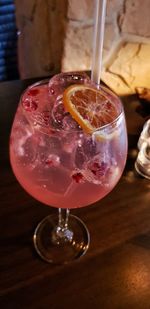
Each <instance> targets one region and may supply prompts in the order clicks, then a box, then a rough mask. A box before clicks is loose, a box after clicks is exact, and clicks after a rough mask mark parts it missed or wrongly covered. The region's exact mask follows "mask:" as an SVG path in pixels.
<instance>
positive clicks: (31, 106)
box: [23, 99, 38, 112]
mask: <svg viewBox="0 0 150 309" xmlns="http://www.w3.org/2000/svg"><path fill="white" fill-rule="evenodd" d="M23 107H24V109H25V110H26V111H27V112H34V111H36V109H37V107H38V105H37V103H36V102H35V101H34V100H31V99H26V100H25V101H23Z"/></svg>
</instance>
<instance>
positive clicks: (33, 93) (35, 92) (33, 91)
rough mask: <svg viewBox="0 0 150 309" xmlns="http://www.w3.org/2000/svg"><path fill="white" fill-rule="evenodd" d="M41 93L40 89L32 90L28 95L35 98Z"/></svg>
mask: <svg viewBox="0 0 150 309" xmlns="http://www.w3.org/2000/svg"><path fill="white" fill-rule="evenodd" d="M38 93H39V89H34V88H33V89H30V90H29V91H28V95H31V96H33V97H35V96H36V95H37V94H38Z"/></svg>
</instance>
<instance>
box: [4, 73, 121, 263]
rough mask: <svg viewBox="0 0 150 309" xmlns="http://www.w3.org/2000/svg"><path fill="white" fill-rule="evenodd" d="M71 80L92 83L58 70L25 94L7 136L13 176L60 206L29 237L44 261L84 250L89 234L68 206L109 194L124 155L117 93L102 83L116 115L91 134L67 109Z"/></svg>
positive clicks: (73, 255) (67, 257)
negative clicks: (65, 97) (65, 94)
mask: <svg viewBox="0 0 150 309" xmlns="http://www.w3.org/2000/svg"><path fill="white" fill-rule="evenodd" d="M72 84H84V85H87V84H88V85H91V87H96V86H95V85H93V84H91V81H90V79H89V77H88V76H87V75H86V74H85V73H79V72H77V73H61V74H58V75H56V76H54V77H53V78H52V79H50V80H43V81H40V82H38V83H36V84H34V85H32V86H30V87H28V88H27V89H26V91H25V92H24V93H23V95H22V97H21V99H20V103H19V106H18V109H17V112H16V115H15V119H14V122H13V126H12V131H11V138H10V160H11V165H12V168H13V171H14V174H15V176H16V178H17V179H18V181H19V183H20V184H21V185H22V187H23V188H24V189H25V190H26V191H27V192H28V193H29V194H30V195H32V196H33V197H34V198H35V199H37V200H39V201H41V202H42V203H44V204H46V205H48V206H53V207H56V208H58V215H57V214H54V215H50V216H48V217H46V218H44V219H43V220H42V222H40V223H39V224H38V226H37V228H36V230H35V233H34V236H33V240H34V246H35V248H36V251H37V252H38V254H39V255H40V256H41V257H42V258H43V259H44V260H45V261H47V262H54V263H67V262H70V261H72V260H74V259H77V258H78V257H80V256H82V255H83V254H85V252H86V251H87V249H88V247H89V242H90V236H89V232H88V229H87V228H86V226H85V224H84V223H83V222H82V221H81V220H80V219H79V218H77V217H76V216H74V215H70V214H69V212H70V209H73V208H79V207H85V206H88V205H89V204H92V203H94V202H96V201H98V200H100V199H102V198H103V197H104V196H105V195H107V194H108V193H109V192H110V191H111V190H112V189H113V188H114V186H115V185H116V183H117V182H118V181H119V179H120V177H121V174H122V172H123V169H124V166H125V162H126V155H127V134H126V123H125V117H124V111H123V108H122V104H121V102H120V100H119V98H118V97H116V96H115V95H114V94H113V93H112V92H111V91H109V90H107V89H106V88H103V87H101V88H100V91H101V92H102V93H104V94H105V99H106V101H107V102H102V104H104V103H107V108H108V113H109V102H110V101H111V102H113V104H114V105H115V106H116V108H117V109H118V116H117V117H116V118H115V119H113V121H110V122H109V123H107V124H106V125H103V126H102V127H100V128H98V129H96V130H95V131H93V133H92V134H88V133H86V132H85V131H84V130H83V129H82V128H81V127H80V126H79V125H78V123H77V122H76V121H75V120H74V119H73V118H72V117H71V115H70V114H69V113H68V112H67V111H66V110H65V108H64V105H63V99H62V96H63V92H64V90H65V89H66V88H67V87H68V86H70V85H72Z"/></svg>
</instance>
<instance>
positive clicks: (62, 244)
mask: <svg viewBox="0 0 150 309" xmlns="http://www.w3.org/2000/svg"><path fill="white" fill-rule="evenodd" d="M33 242H34V246H35V249H36V251H37V253H38V254H39V255H40V257H41V258H42V259H43V260H45V261H46V262H49V263H56V264H66V263H68V262H71V261H73V260H75V259H78V258H79V257H81V256H82V255H84V254H85V253H86V251H87V250H88V248H89V243H90V236H89V232H88V230H87V228H86V226H85V224H84V223H83V222H82V221H81V220H80V219H79V218H78V217H76V216H73V215H69V221H68V228H66V229H65V230H63V233H62V230H61V231H60V228H59V227H58V215H51V216H48V217H46V218H44V219H43V220H42V221H41V222H40V223H39V224H38V226H37V228H36V230H35V233H34V236H33Z"/></svg>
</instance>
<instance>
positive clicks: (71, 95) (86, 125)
mask: <svg viewBox="0 0 150 309" xmlns="http://www.w3.org/2000/svg"><path fill="white" fill-rule="evenodd" d="M63 102H64V106H65V108H66V110H67V111H68V112H69V113H70V114H71V116H72V117H73V118H74V119H75V120H76V121H77V122H78V124H79V125H80V126H81V128H82V129H83V130H85V131H86V132H87V133H92V132H94V131H95V130H97V129H98V128H100V127H102V126H104V125H106V124H108V123H110V122H112V121H113V120H114V119H115V118H116V117H117V116H118V115H119V111H118V106H117V104H116V102H115V100H113V99H112V100H111V99H110V96H108V98H107V95H105V93H103V92H102V91H101V90H99V89H95V88H92V87H90V86H86V85H72V86H70V87H68V88H67V89H66V90H65V91H64V94H63Z"/></svg>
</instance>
